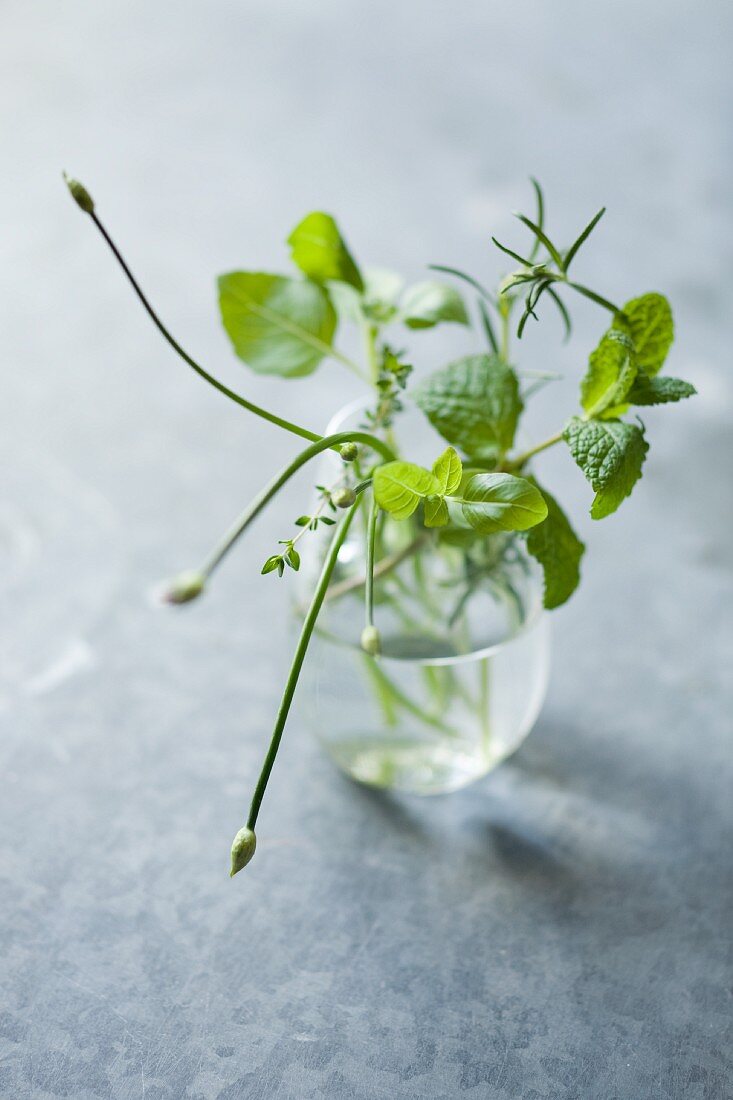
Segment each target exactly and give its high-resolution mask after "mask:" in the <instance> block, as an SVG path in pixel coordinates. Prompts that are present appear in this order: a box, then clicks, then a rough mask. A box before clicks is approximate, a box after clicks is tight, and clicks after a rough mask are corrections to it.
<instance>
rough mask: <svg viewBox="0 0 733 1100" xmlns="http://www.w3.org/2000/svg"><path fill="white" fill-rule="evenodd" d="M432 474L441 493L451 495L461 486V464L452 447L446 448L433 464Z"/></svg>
mask: <svg viewBox="0 0 733 1100" xmlns="http://www.w3.org/2000/svg"><path fill="white" fill-rule="evenodd" d="M433 473H434V474H435V476H436V478H437V479H438V482H439V484H440V491H441V493H444V494H445V493H448V494H453V493H455V492H456V490H457V489H458V486H459V485H460V484H461V478H462V476H463V464H462V462H461V460H460V458H459V457H458V454H457V453H456V451H454V450H453V448H452V447H446V449H445V450H444V451H443V453H442V455H441V456H440V457H439V458H436V460H435V462H434V463H433Z"/></svg>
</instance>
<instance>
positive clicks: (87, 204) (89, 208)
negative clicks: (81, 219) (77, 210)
mask: <svg viewBox="0 0 733 1100" xmlns="http://www.w3.org/2000/svg"><path fill="white" fill-rule="evenodd" d="M64 179H65V180H66V186H67V187H68V189H69V191H70V192H71V197H72V199H73V200H74V202H75V203H76V205H77V206H80V207H81V209H82V210H83V211H84V213H85V214H93V213H94V199H93V198H92V196H91V195H90V194H89V192H88V191H87V189H86V187H85V186H84V184H83V183H79V181H78V180H73V179H70V178H69V177H68V176H67V175H66V172H64Z"/></svg>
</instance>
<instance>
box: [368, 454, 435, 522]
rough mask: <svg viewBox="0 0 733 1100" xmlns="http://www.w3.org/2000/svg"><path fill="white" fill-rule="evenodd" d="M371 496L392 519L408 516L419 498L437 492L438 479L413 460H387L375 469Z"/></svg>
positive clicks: (418, 501) (415, 506) (433, 494)
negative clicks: (372, 494) (372, 495)
mask: <svg viewBox="0 0 733 1100" xmlns="http://www.w3.org/2000/svg"><path fill="white" fill-rule="evenodd" d="M373 487H374V499H375V500H376V502H377V504H378V505H379V507H380V508H383V509H384V511H385V512H389V513H390V515H392V516H394V518H395V519H407V517H408V516H411V515H412V513H413V512H414V511H415V509H416V508H417V506H418V504H419V503H420V501H421V500H423V499H424V498H425V497H428V496H435V495H440V483H439V481H438V479H437V478H436V477H435V474H431V472H430V471H429V470H425V469H423V467H422V466H415V465H414V464H413V463H412V462H387V463H385V464H384V465H383V466H378V467H377V469H376V470H375V471H374V482H373Z"/></svg>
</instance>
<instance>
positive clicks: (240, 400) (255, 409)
mask: <svg viewBox="0 0 733 1100" xmlns="http://www.w3.org/2000/svg"><path fill="white" fill-rule="evenodd" d="M90 216H91V219H92V221H93V222H94V224H95V225H96V227H97V229H98V230H99V232H100V233H101V234H102V236H103V237H104V239H105V241H106V242H107V244H108V245H109V247H110V249H111V250H112V253H113V255H114V257H115V259H116V260H117V262H118V263H119V265H120V267H121V268H122V270H123V271H124V273H125V275H126V276H127V278H128V280H129V282H130V285H131V286H132V289H133V290H134V291H135V293H136V294H137V296H138V298H139V299H140V301H141V303H142V305H143V306H144V308H145V311H146V313H147V314H148V316H149V317H150V320H151V321H152V322H153V324H154V325H155V327H156V328H157V329H158V332H160V334H161V336H163V337H164V339H165V340H167V341H168V343H169V344H170V346H171V347H172V348H173V350H174V351H175V352H176V354H178V355H180V357H181V359H183V361H184V362H185V363H187V364H188V366H189V367H191V368H192V369H193V370H195V371H196V373H197V374H198V375H199V377H201V378H203V379H204V380H205V381H206V382H208V383H209V385H211V386H213V387H214V389H216V390H218V391H219V393H223V394H224V395H225V396H226V397H228V398H230V400H232V401H235V402H236V403H237V404H238V405H241V406H242V408H244V409H247V411H248V412H251V413H254V415H255V416H259V417H261V418H262V419H263V420H267V421H269V422H270V424H275V425H276V426H277V427H278V428H283V429H284V430H285V431H286V432H291V433H292V434H293V435H298V436H300V437H301V439H310V440H313V441H316V440H318V439H320V438H321V437H320V436H319V435H318V434H317V433H316V432H311V431H309V430H308V428H302V427H301V426H300V425H299V424H293V423H292V422H291V421H290V420H285V419H284V418H283V417H281V416H277V415H276V414H275V413H271V412H269V411H268V410H267V409H263V408H262V407H261V406H260V405H255V404H254V403H253V402H252V401H248V400H247V399H246V398H245V397H242V396H241V394H238V393H235V391H234V390H230V389H229V387H228V386H225V385H224V384H223V382H220V381H219V380H218V379H217V378H214V376H213V375H211V374H209V372H208V371H207V370H204V368H203V367H202V366H201V365H200V364H199V363H197V362H196V360H195V359H193V358H192V357H191V356H190V355H189V354H188V352H187V351H186V350H185V349H184V348H182V347H181V345H180V344H179V343H178V341H177V340H176V339H175V337H174V336H172V335H171V333H170V332H169V331H168V329H167V328H166V327H165V325H164V324H163V322H162V321H161V319H160V317H158V314H157V313H156V312H155V310H154V309H153V307H152V306H151V304H150V302H149V301H148V299H147V298H146V297H145V295H144V293H143V291H142V289H141V287H140V284H139V283H138V281H137V279H136V278H135V276H134V275H133V274H132V272H131V271H130V268H129V267H128V266H127V263H126V261H125V258H124V256H123V255H122V253H121V252H120V250H119V248H118V247H117V245H116V244H115V242H114V241H113V240H112V237H111V236H110V235H109V233H108V232H107V230H106V229H105V227H104V225H103V223H102V222H101V221H100V219H99V218H98V217H97V215H96V213H94V211H92V212H91V214H90Z"/></svg>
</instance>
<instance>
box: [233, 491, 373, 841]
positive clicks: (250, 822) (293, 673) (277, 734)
mask: <svg viewBox="0 0 733 1100" xmlns="http://www.w3.org/2000/svg"><path fill="white" fill-rule="evenodd" d="M360 500H361V498H359V499H358V500H357V503H356V504H353V505H352V507H351V508H350V509H349V511H348V513H347V514H346V515H345V516H344V518H343V520H342V521H341V524H340V526H339V527H338V529H337V531H336V534H335V536H334V538H333V541H332V542H331V546H330V547H329V551H328V554H327V556H326V560H325V561H324V563H323V568H322V570H321V575H320V577H319V578H318V584H317V585H316V590H315V592H314V593H313V599H312V600H311V603H310V607H309V608H308V612H307V614H306V617H305V620H304V622H303V626H302V629H301V632H300V637H299V639H298V645H297V647H296V649H295V654H294V656H293V662H292V664H291V666H290V672H289V674H288V679H287V682H286V684H285V690H284V691H283V696H282V700H281V702H280V707H279V710H278V712H277V718H276V720H275V728H274V730H273V732H272V740H271V741H270V747H269V748H268V750H267V755H266V757H265V761H264V763H263V765H262V771H261V772H260V777H259V779H258V780H257V786H256V787H255V791H254V794H253V795H252V802H251V805H250V809H249V817H248V818H247V828H249V829H254V827H255V824H256V822H257V815H258V814H259V812H260V805H261V804H262V799H263V797H264V794H265V790H266V788H267V783H268V780H269V778H270V773H271V772H272V767H273V764H274V763H275V757H276V756H277V751H278V749H279V748H280V741H281V740H282V735H283V730H284V729H285V723H286V721H287V718H288V713H289V711H290V704H291V703H292V701H293V695H294V694H295V688H296V686H297V684H298V677H299V676H300V670H301V669H302V667H303V661H304V659H305V655H306V652H307V650H308V645H309V643H310V640H311V635H312V633H313V628H314V626H315V625H316V619H317V618H318V615H319V612H320V610H321V606H322V604H323V599H324V596H325V595H326V589H327V588H328V582H329V581H330V580H331V574H332V573H333V570H334V566H335V565H336V560H337V558H338V553H339V550H340V549H341V547H342V545H343V542H344V539H345V538H346V536H347V534H348V531H349V527H350V526H351V521H352V520H353V518H354V515H355V513H356V510H357V508H358V507H359V503H360Z"/></svg>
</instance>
